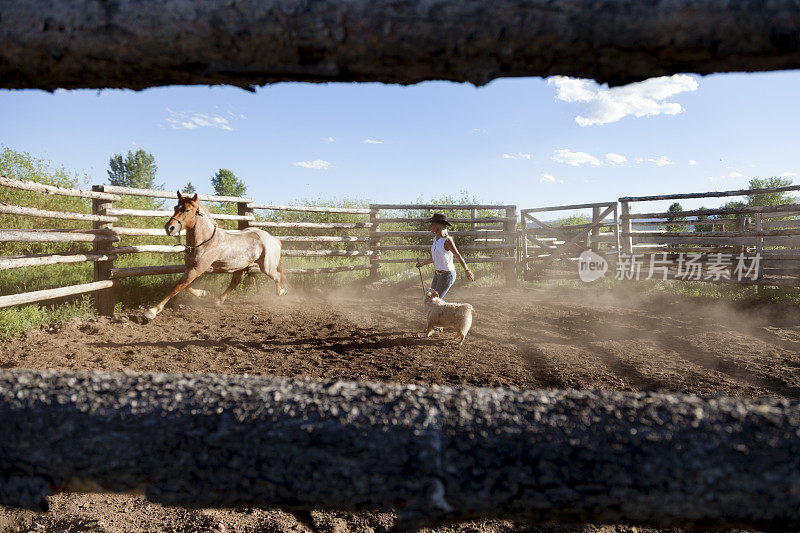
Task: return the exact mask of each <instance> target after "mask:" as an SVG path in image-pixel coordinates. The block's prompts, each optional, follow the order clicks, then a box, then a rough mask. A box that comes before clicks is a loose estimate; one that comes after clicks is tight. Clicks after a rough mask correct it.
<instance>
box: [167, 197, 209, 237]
mask: <svg viewBox="0 0 800 533" xmlns="http://www.w3.org/2000/svg"><path fill="white" fill-rule="evenodd" d="M201 216H203V212H202V211H201V210H200V200H198V199H197V193H195V195H194V196H192V197H189V196H183V195H182V194H181V191H178V205H176V206H175V214H174V215H172V218H170V219H169V220H167V223H166V224H164V229H165V230H166V231H167V235H169V236H171V237H174V236H176V235H178V234H180V232H181V230H184V229H192V228H193V227H194V225H195V224H196V223H197V217H201Z"/></svg>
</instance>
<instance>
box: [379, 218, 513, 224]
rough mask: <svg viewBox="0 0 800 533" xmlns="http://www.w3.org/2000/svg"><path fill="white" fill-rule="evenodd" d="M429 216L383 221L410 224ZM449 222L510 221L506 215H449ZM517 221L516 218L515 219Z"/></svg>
mask: <svg viewBox="0 0 800 533" xmlns="http://www.w3.org/2000/svg"><path fill="white" fill-rule="evenodd" d="M427 220H428V218H425V217H422V218H411V217H396V218H382V219H381V222H406V223H409V224H423V223H425V222H427ZM447 220H448V221H449V222H453V223H465V224H473V225H474V224H476V223H478V224H480V223H489V222H508V220H507V219H506V217H472V216H470V217H467V218H462V217H447ZM514 221H516V218H515V219H514Z"/></svg>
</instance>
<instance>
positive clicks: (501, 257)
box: [376, 255, 517, 263]
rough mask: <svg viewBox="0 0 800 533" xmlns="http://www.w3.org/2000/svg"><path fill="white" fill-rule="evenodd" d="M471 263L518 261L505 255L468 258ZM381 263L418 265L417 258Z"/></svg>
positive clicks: (400, 258)
mask: <svg viewBox="0 0 800 533" xmlns="http://www.w3.org/2000/svg"><path fill="white" fill-rule="evenodd" d="M467 259H468V260H469V261H468V262H469V263H509V262H510V263H513V262H515V261H516V260H517V258H516V257H509V256H504V255H495V256H491V257H468V258H467ZM376 261H377V262H379V263H416V262H417V258H416V257H392V258H384V259H377V260H376Z"/></svg>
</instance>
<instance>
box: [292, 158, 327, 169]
mask: <svg viewBox="0 0 800 533" xmlns="http://www.w3.org/2000/svg"><path fill="white" fill-rule="evenodd" d="M292 165H294V166H296V167H303V168H312V169H314V170H328V169H329V168H331V166H333V165H331V164H330V163H329V162H328V161H324V160H322V159H315V160H313V161H296V162H294V163H292Z"/></svg>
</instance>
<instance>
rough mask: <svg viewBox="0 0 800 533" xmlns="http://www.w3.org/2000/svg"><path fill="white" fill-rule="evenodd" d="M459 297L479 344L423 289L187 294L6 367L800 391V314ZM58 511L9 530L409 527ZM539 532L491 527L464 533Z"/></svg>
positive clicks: (40, 334) (269, 516)
mask: <svg viewBox="0 0 800 533" xmlns="http://www.w3.org/2000/svg"><path fill="white" fill-rule="evenodd" d="M449 299H450V300H452V301H464V302H469V303H471V304H472V305H473V306H474V307H475V309H476V314H475V322H474V325H473V329H472V331H471V332H470V335H469V337H467V340H466V342H465V344H464V346H463V347H458V346H457V342H456V335H455V334H454V333H451V332H444V333H440V334H438V335H435V336H434V337H431V338H428V339H425V338H422V335H421V333H422V330H423V328H424V325H425V319H424V313H423V309H422V298H421V294H420V291H419V289H416V290H415V289H406V290H402V291H394V292H358V293H356V292H339V293H332V294H323V293H321V292H320V293H303V294H300V293H294V294H292V295H290V296H288V297H285V298H282V299H278V298H277V297H275V296H274V295H272V294H263V295H258V296H255V295H251V296H241V295H239V296H233V297H232V298H231V299H230V300H229V303H228V304H227V305H226V306H224V307H222V308H215V307H213V306H212V305H211V302H210V301H209V302H204V301H202V300H195V299H192V298H191V297H188V296H187V297H183V298H181V299H179V301H178V302H177V303H176V306H175V307H174V308H171V309H170V308H168V309H166V310H165V311H164V312H163V314H161V315H160V316H159V317H158V318H157V319H156V320H155V321H154V322H152V323H143V321H142V320H141V319H140V316H139V315H137V314H128V315H125V316H120V317H117V318H114V319H106V318H100V319H95V320H90V321H88V322H78V321H75V322H70V323H68V324H64V325H61V326H57V327H51V328H49V329H48V330H46V331H34V332H30V333H28V334H27V335H26V337H25V338H22V339H18V340H14V341H11V342H7V343H5V344H2V345H0V366H2V367H4V368H13V367H24V368H54V367H57V368H58V367H60V368H70V369H108V370H127V371H164V372H214V373H248V374H277V375H284V376H310V377H315V378H327V379H336V378H345V379H357V380H377V381H399V382H406V383H408V382H414V383H440V384H448V385H470V386H487V387H523V388H579V389H586V388H602V389H611V390H623V391H656V390H660V391H676V392H686V393H697V394H701V395H714V394H725V395H739V396H782V397H793V398H797V397H800V358H798V356H797V352H798V349H800V325H799V324H800V320H798V319H800V313H798V312H797V311H796V310H794V309H792V308H787V307H785V306H779V305H766V304H759V305H753V304H749V303H730V302H723V301H712V300H695V299H689V298H686V297H680V296H675V295H670V294H667V293H664V292H659V293H653V294H650V295H642V294H640V293H637V292H635V291H634V290H632V289H631V288H619V289H615V290H610V291H609V290H600V289H592V288H588V287H585V288H581V289H575V288H564V287H561V288H553V287H550V288H546V287H532V288H531V287H528V288H522V289H518V290H511V289H483V288H469V287H465V286H458V287H456V288H455V289H454V290H453V292H452V293H451V294H450V295H449ZM51 509H52V510H51V512H49V513H48V514H42V515H37V514H35V513H32V512H28V511H18V510H9V509H4V508H0V529H3V530H13V531H27V530H31V529H36V530H43V531H44V530H47V531H203V530H207V531H291V530H305V529H307V525H305V524H303V523H302V522H306V524H307V523H310V522H313V523H314V526H315V527H316V528H317V529H319V530H320V531H350V530H353V531H372V530H382V529H384V528H387V527H389V526H391V524H392V521H393V518H392V516H391V515H387V514H379V513H374V514H368V513H365V514H359V515H354V514H350V513H323V512H314V513H312V514H311V515H310V516H305V517H303V516H300V517H299V518H300V521H298V518H297V517H296V516H294V515H291V514H288V513H285V512H281V511H274V510H263V509H253V508H244V509H236V510H210V509H209V510H187V509H173V508H165V507H161V506H157V505H152V504H149V503H147V502H146V501H145V500H143V499H142V498H140V497H137V496H129V495H122V496H120V495H106V494H100V495H98V494H89V495H81V494H72V495H58V496H55V497H53V498H52V499H51ZM530 528H531V526H523V525H521V524H517V525H515V524H512V523H508V522H483V523H471V524H463V525H461V526H458V527H455V528H449V529H448V530H459V531H509V530H523V529H530ZM533 529H538V530H541V529H542V528H533ZM598 529H600V528H594V527H589V526H581V527H575V528H556V530H559V531H567V530H569V531H577V530H580V531H595V530H598ZM602 529H608V530H609V531H610V530H612V529H614V528H602Z"/></svg>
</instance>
